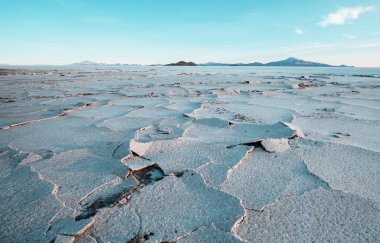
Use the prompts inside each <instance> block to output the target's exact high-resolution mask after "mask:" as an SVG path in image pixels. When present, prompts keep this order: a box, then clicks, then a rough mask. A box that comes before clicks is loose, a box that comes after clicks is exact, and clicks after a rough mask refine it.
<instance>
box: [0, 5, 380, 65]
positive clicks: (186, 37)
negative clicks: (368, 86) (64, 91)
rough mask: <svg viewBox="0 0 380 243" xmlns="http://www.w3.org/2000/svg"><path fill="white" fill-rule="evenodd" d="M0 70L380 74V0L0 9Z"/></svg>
mask: <svg viewBox="0 0 380 243" xmlns="http://www.w3.org/2000/svg"><path fill="white" fill-rule="evenodd" d="M0 9H1V15H0V28H1V35H0V37H1V38H0V46H1V48H0V63H9V64H67V63H72V62H78V61H82V60H92V61H97V62H106V63H117V62H118V63H139V64H154V63H168V62H174V61H179V60H188V61H195V62H207V61H218V62H254V61H261V62H267V61H273V60H279V59H285V58H287V57H290V56H293V57H297V58H302V59H306V60H312V61H320V62H325V63H330V64H347V65H355V66H380V1H378V0H376V1H375V0H365V1H353V0H319V1H305V0H302V1H301V0H288V1H279V0H257V1H253V0H192V1H179V0H133V1H132V0H124V1H122V0H108V1H105V0H104V1H100V0H99V1H98V0H34V1H31V0H0Z"/></svg>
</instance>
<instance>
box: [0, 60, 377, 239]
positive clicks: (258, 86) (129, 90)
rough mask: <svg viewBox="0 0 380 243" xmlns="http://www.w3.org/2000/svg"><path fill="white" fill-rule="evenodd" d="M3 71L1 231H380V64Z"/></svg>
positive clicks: (351, 234) (190, 235)
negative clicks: (364, 65) (373, 66)
mask: <svg viewBox="0 0 380 243" xmlns="http://www.w3.org/2000/svg"><path fill="white" fill-rule="evenodd" d="M0 73H1V74H2V75H1V76H0V97H1V99H0V107H1V109H0V127H1V130H0V185H1V187H2V189H1V190H0V215H1V217H0V235H1V240H0V241H3V242H144V241H147V242H273V241H291V242H338V241H340V242H347V241H350V242H376V241H378V240H379V239H380V227H379V225H380V186H379V185H380V139H379V135H380V69H369V68H368V69H366V68H285V67H276V68H274V67H273V68H271V67H256V68H252V67H159V66H136V67H134V66H128V67H39V68H33V69H32V68H30V67H29V68H25V69H21V68H19V69H2V70H1V72H0Z"/></svg>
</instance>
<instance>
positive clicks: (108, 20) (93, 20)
mask: <svg viewBox="0 0 380 243" xmlns="http://www.w3.org/2000/svg"><path fill="white" fill-rule="evenodd" d="M81 20H82V21H83V22H85V23H89V24H114V23H117V22H119V19H117V18H112V17H102V16H98V17H84V18H81Z"/></svg>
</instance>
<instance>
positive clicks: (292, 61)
mask: <svg viewBox="0 0 380 243" xmlns="http://www.w3.org/2000/svg"><path fill="white" fill-rule="evenodd" d="M127 65H130V64H120V63H115V64H106V63H97V62H92V61H83V62H77V63H72V64H69V66H127ZM131 65H137V64H131ZM151 66H272V67H348V66H346V65H340V66H334V65H329V64H325V63H319V62H310V61H304V60H301V59H297V58H294V57H289V58H288V59H285V60H281V61H275V62H268V63H261V62H251V63H219V62H207V63H201V64H196V63H194V62H185V61H179V62H176V63H169V64H166V65H162V64H155V65H151Z"/></svg>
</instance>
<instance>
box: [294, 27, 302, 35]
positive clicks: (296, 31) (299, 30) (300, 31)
mask: <svg viewBox="0 0 380 243" xmlns="http://www.w3.org/2000/svg"><path fill="white" fill-rule="evenodd" d="M294 33H296V34H297V35H302V34H303V30H301V29H300V28H296V29H295V30H294Z"/></svg>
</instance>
